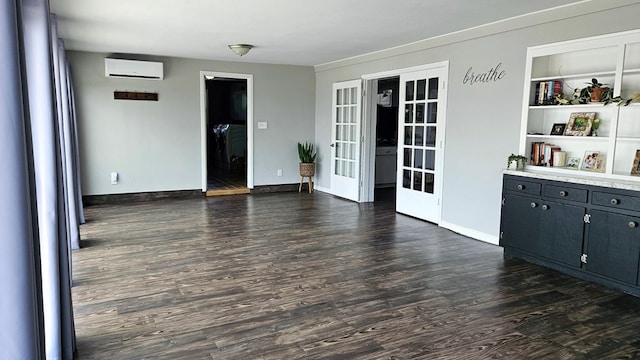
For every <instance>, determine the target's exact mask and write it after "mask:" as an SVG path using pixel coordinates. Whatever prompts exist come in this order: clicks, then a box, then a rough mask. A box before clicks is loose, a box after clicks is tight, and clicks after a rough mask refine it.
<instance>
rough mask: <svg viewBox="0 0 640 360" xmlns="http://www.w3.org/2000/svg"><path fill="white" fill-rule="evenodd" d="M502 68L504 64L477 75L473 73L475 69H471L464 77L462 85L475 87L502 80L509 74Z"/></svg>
mask: <svg viewBox="0 0 640 360" xmlns="http://www.w3.org/2000/svg"><path fill="white" fill-rule="evenodd" d="M501 66H502V63H498V65H496V66H494V67H492V68H491V69H489V71H487V72H483V73H475V72H473V67H469V70H467V73H466V74H465V75H464V79H463V80H462V83H463V84H465V85H466V84H469V85H473V84H475V83H488V82H495V81H498V80H502V78H504V77H505V76H506V75H507V72H506V71H504V70H502V69H500V67H501Z"/></svg>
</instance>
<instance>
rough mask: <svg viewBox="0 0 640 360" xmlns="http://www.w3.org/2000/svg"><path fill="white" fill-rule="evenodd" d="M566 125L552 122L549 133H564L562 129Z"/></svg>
mask: <svg viewBox="0 0 640 360" xmlns="http://www.w3.org/2000/svg"><path fill="white" fill-rule="evenodd" d="M566 127H567V124H565V123H558V124H553V127H551V134H550V135H564V129H565V128H566Z"/></svg>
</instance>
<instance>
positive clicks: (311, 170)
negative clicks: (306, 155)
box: [300, 163, 316, 177]
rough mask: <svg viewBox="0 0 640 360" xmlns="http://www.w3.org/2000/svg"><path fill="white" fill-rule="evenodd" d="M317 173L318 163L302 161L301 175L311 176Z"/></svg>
mask: <svg viewBox="0 0 640 360" xmlns="http://www.w3.org/2000/svg"><path fill="white" fill-rule="evenodd" d="M315 175H316V163H300V176H302V177H310V176H315Z"/></svg>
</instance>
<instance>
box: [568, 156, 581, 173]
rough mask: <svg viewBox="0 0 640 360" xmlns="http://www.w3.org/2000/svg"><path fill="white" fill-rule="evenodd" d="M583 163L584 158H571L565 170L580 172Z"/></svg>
mask: <svg viewBox="0 0 640 360" xmlns="http://www.w3.org/2000/svg"><path fill="white" fill-rule="evenodd" d="M581 162H582V158H580V157H570V158H569V159H567V165H566V166H565V168H567V169H571V170H578V169H579V168H580V163H581Z"/></svg>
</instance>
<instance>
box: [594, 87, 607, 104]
mask: <svg viewBox="0 0 640 360" xmlns="http://www.w3.org/2000/svg"><path fill="white" fill-rule="evenodd" d="M605 90H608V88H603V87H599V88H593V89H591V101H593V102H600V101H602V93H603V92H604V91H605Z"/></svg>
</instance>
